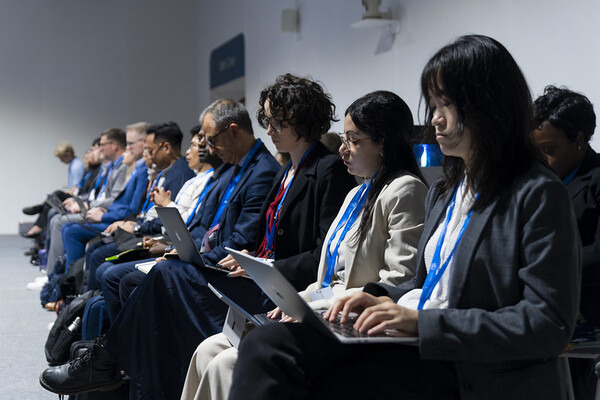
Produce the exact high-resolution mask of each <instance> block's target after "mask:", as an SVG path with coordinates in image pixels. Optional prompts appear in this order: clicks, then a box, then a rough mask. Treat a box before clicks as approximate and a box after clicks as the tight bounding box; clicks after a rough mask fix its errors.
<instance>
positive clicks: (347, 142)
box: [339, 133, 371, 148]
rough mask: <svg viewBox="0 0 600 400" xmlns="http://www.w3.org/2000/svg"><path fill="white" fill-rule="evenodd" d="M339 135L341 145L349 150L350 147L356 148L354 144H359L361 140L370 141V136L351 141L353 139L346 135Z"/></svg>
mask: <svg viewBox="0 0 600 400" xmlns="http://www.w3.org/2000/svg"><path fill="white" fill-rule="evenodd" d="M339 135H340V139H341V140H342V144H343V145H344V146H346V147H347V148H350V145H352V146H356V143H358V142H360V141H361V140H366V139H371V136H367V137H363V138H358V139H353V138H350V137H348V135H346V134H344V133H340V134H339Z"/></svg>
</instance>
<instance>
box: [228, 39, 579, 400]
mask: <svg viewBox="0 0 600 400" xmlns="http://www.w3.org/2000/svg"><path fill="white" fill-rule="evenodd" d="M421 87H422V93H423V96H424V99H425V101H426V105H427V110H428V115H427V121H428V123H430V125H432V126H433V127H434V128H435V133H436V139H437V141H438V143H439V144H440V146H441V149H442V152H443V153H444V154H445V155H446V160H445V169H444V171H445V173H444V177H443V178H442V179H441V180H440V181H438V182H437V183H436V184H435V185H433V186H432V188H431V190H430V192H429V194H428V198H427V203H426V208H427V220H426V222H425V229H424V233H423V237H422V240H421V241H420V244H419V257H418V269H417V274H416V278H415V279H414V280H413V281H411V282H407V283H406V284H403V285H400V286H389V285H383V284H373V285H371V284H369V285H367V286H365V290H364V292H361V293H356V294H354V295H352V296H350V297H347V298H344V299H341V300H339V301H338V302H336V303H335V304H334V306H333V307H332V308H331V309H330V310H329V312H328V313H326V314H325V318H328V319H330V320H333V319H336V318H337V317H338V311H341V312H342V317H341V319H342V320H345V319H347V316H348V313H349V312H350V311H355V312H358V313H360V315H359V317H358V319H357V320H356V322H355V323H354V328H355V329H357V330H359V331H361V332H366V333H369V334H375V333H379V332H383V331H385V330H390V329H392V330H394V331H395V332H396V334H398V335H405V336H418V338H419V346H418V347H414V346H403V345H376V344H356V345H343V344H340V343H338V342H336V341H335V340H333V339H329V338H328V337H326V336H325V335H322V334H321V333H319V332H317V331H315V330H314V329H312V328H311V327H309V326H306V325H305V324H302V323H300V324H272V325H268V326H264V327H260V328H258V329H255V330H254V331H252V332H250V334H249V335H248V336H247V337H246V338H245V339H244V340H243V341H242V343H241V345H240V352H239V360H238V362H237V365H236V368H235V371H234V374H233V384H232V387H231V391H230V393H229V399H232V400H237V399H242V398H243V399H282V398H285V399H304V398H319V399H320V398H323V399H336V398H377V399H383V398H394V399H398V398H406V399H414V398H427V399H429V398H435V399H457V398H462V399H466V398H469V399H484V398H485V399H508V398H510V399H533V398H539V399H560V398H561V397H562V396H561V392H560V384H559V382H560V379H559V376H558V361H557V356H558V354H559V353H560V352H561V350H563V348H564V347H565V345H566V344H567V342H568V341H569V338H570V335H571V332H572V329H573V326H574V322H575V316H576V310H577V301H578V288H579V279H580V274H581V254H580V253H581V249H580V243H579V240H578V236H577V230H576V224H575V219H574V215H573V212H572V210H571V205H570V202H569V198H568V195H567V192H566V190H565V188H564V187H563V185H562V184H561V182H560V181H559V180H557V179H556V178H555V177H554V176H552V172H551V171H549V170H548V169H547V168H546V167H545V166H544V165H542V163H540V162H539V161H538V159H539V157H538V155H537V153H536V152H535V151H534V150H533V147H532V145H531V142H530V139H529V133H530V131H531V128H532V123H531V121H532V114H531V96H530V93H529V89H528V87H527V83H526V81H525V78H524V76H523V74H522V73H521V71H520V69H519V67H518V66H517V64H516V62H515V61H514V59H513V58H512V56H511V55H510V54H509V53H508V51H507V50H506V49H505V48H504V47H503V46H502V45H501V44H500V43H498V42H497V41H495V40H493V39H491V38H488V37H485V36H465V37H461V38H459V39H458V40H456V41H455V42H454V43H452V44H450V45H448V46H446V47H444V48H442V49H441V50H440V51H438V52H437V53H436V54H435V55H434V56H433V57H432V59H431V60H430V61H429V62H428V63H427V65H426V67H425V69H424V71H423V74H422V77H421ZM369 293H370V294H369Z"/></svg>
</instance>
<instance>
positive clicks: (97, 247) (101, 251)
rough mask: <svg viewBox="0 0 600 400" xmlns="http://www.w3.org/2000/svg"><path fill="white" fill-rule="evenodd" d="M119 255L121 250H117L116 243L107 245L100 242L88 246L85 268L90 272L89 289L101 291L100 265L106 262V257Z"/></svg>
mask: <svg viewBox="0 0 600 400" xmlns="http://www.w3.org/2000/svg"><path fill="white" fill-rule="evenodd" d="M117 254H119V249H117V245H116V244H115V243H108V244H105V243H103V242H102V241H101V240H99V241H97V242H95V243H93V244H91V245H89V246H88V248H87V250H86V251H85V267H86V268H87V270H88V271H89V276H88V289H90V290H96V289H100V283H99V281H98V274H97V273H96V271H97V269H98V267H99V266H100V265H102V264H103V263H105V262H106V261H105V259H106V257H111V256H114V255H117Z"/></svg>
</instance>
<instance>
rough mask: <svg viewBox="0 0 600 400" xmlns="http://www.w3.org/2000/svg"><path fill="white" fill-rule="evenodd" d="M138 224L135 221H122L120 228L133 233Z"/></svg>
mask: <svg viewBox="0 0 600 400" xmlns="http://www.w3.org/2000/svg"><path fill="white" fill-rule="evenodd" d="M136 225H137V222H135V221H122V222H121V224H120V225H119V228H121V229H123V230H124V231H125V232H129V233H133V227H134V226H136Z"/></svg>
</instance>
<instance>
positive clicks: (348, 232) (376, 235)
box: [181, 91, 427, 399]
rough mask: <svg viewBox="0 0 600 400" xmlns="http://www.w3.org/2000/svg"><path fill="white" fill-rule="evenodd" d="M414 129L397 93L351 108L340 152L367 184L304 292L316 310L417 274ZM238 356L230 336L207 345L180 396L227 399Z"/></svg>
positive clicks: (419, 213)
mask: <svg viewBox="0 0 600 400" xmlns="http://www.w3.org/2000/svg"><path fill="white" fill-rule="evenodd" d="M412 128H413V119H412V114H411V112H410V109H409V108H408V106H407V105H406V103H405V102H404V101H403V100H402V99H401V98H400V97H398V96H397V95H395V94H394V93H391V92H387V91H378V92H373V93H369V94H367V95H365V96H363V97H361V98H359V99H358V100H356V101H355V102H354V103H352V105H350V107H348V109H347V110H346V114H345V119H344V134H343V135H342V145H341V146H340V155H341V157H342V159H343V160H344V164H345V165H346V166H347V168H348V172H349V173H350V174H352V175H354V176H357V177H361V178H364V182H363V183H362V184H361V185H359V186H357V187H356V188H354V189H353V190H351V191H350V193H348V195H347V196H346V199H345V200H344V203H343V205H342V207H341V209H340V211H339V212H338V215H337V216H336V218H335V220H334V221H333V223H332V224H331V227H330V229H329V231H328V233H327V235H326V237H325V240H324V242H323V248H322V250H321V259H320V263H319V270H318V273H317V277H318V278H317V281H316V282H314V283H312V284H311V285H309V286H308V287H307V288H306V289H305V290H303V291H302V292H300V294H301V296H302V297H303V298H304V299H305V300H306V301H307V302H308V303H309V304H310V305H311V306H312V307H313V308H315V309H323V310H326V309H327V308H329V306H330V305H331V304H333V302H334V301H335V300H336V299H337V298H339V297H343V296H347V295H349V294H350V293H353V292H356V291H361V290H362V288H363V286H364V285H365V284H366V283H368V282H381V283H385V284H389V285H398V284H400V283H402V282H405V281H407V280H409V279H411V278H412V277H413V276H414V271H415V267H416V255H417V244H418V242H419V238H420V236H421V233H422V231H423V220H424V201H425V196H426V194H427V187H426V185H425V184H424V183H423V180H424V179H423V178H422V176H421V173H420V171H419V167H418V166H417V163H416V160H415V157H414V155H413V153H412V149H411V146H410V145H409V140H410V135H411V131H412ZM278 314H279V310H278V309H276V310H274V311H273V312H271V314H270V315H271V316H272V317H273V318H275V317H276V316H278ZM236 358H237V350H236V349H235V348H233V347H232V346H231V344H230V343H229V341H228V340H227V338H226V337H225V335H223V334H218V335H214V336H212V337H210V338H208V339H207V340H205V341H204V342H203V343H202V344H201V345H200V346H199V347H198V349H197V350H196V353H194V356H193V357H192V361H191V363H190V369H189V370H188V375H187V378H186V384H185V386H184V390H183V394H182V397H181V398H182V399H216V398H226V397H227V393H228V391H229V385H230V384H231V375H232V372H233V367H234V365H235V360H236Z"/></svg>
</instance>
